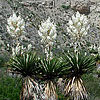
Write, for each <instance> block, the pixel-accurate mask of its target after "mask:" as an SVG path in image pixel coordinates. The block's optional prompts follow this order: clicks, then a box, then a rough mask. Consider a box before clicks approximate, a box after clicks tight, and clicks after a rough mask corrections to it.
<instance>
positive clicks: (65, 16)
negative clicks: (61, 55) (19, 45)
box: [0, 0, 100, 49]
mask: <svg viewBox="0 0 100 100" xmlns="http://www.w3.org/2000/svg"><path fill="white" fill-rule="evenodd" d="M12 11H15V12H16V13H18V14H21V16H22V17H23V18H24V20H25V22H26V30H25V32H26V35H25V36H22V37H21V38H22V40H23V41H27V42H26V44H27V43H29V42H30V43H31V44H32V45H33V46H34V48H39V49H40V48H42V47H40V45H41V43H40V38H39V35H38V26H39V25H40V23H41V21H43V20H46V19H47V18H48V17H51V19H52V20H53V21H54V22H55V23H56V24H57V33H58V37H57V41H56V43H55V44H57V47H58V49H59V48H66V45H68V43H69V38H68V36H67V29H66V27H67V23H68V20H69V19H70V18H71V16H72V15H73V14H75V12H76V11H79V12H80V13H82V14H85V15H86V16H88V18H89V20H90V24H91V29H90V31H89V34H91V38H90V40H89V41H91V43H94V42H95V43H96V45H97V47H98V46H100V39H99V37H100V0H0V35H1V40H2V41H3V42H4V43H3V42H2V43H1V44H6V45H7V44H11V43H12V42H11V41H12V38H11V37H10V36H9V34H8V33H7V30H6V25H7V18H9V16H10V15H11V14H12ZM3 49H5V48H3ZM6 49H7V48H6Z"/></svg>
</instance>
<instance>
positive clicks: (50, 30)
mask: <svg viewBox="0 0 100 100" xmlns="http://www.w3.org/2000/svg"><path fill="white" fill-rule="evenodd" d="M38 34H39V36H40V37H41V38H42V42H44V43H46V44H50V45H53V42H54V40H55V39H56V36H57V33H56V25H55V24H54V23H53V22H51V21H50V18H48V19H47V20H46V21H45V22H42V23H41V25H40V26H39V31H38Z"/></svg>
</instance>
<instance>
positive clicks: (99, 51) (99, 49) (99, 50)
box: [98, 47, 100, 55]
mask: <svg viewBox="0 0 100 100" xmlns="http://www.w3.org/2000/svg"><path fill="white" fill-rule="evenodd" d="M98 54H99V55H100V47H99V48H98Z"/></svg>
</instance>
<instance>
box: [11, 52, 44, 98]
mask: <svg viewBox="0 0 100 100" xmlns="http://www.w3.org/2000/svg"><path fill="white" fill-rule="evenodd" d="M9 67H11V68H12V70H13V71H15V72H18V73H20V74H21V75H22V77H23V80H22V91H21V100H26V98H28V99H30V97H31V99H32V100H36V99H38V98H39V97H41V96H38V94H39V93H40V92H41V90H40V88H39V84H38V83H37V82H36V80H35V79H36V77H37V74H38V70H39V60H38V57H37V55H36V53H32V52H29V53H23V54H21V55H15V56H14V57H13V58H11V59H10V63H9ZM32 91H33V92H32ZM41 95H42V93H41ZM35 98H36V99H35ZM31 99H30V100H31ZM39 100H43V99H42V97H41V99H39Z"/></svg>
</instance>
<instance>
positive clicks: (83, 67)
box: [64, 52, 95, 100]
mask: <svg viewBox="0 0 100 100" xmlns="http://www.w3.org/2000/svg"><path fill="white" fill-rule="evenodd" d="M64 60H65V61H66V62H67V63H69V64H68V65H69V67H70V69H69V71H68V73H67V75H66V76H67V79H68V81H67V84H66V85H65V95H70V96H71V98H72V99H74V100H81V99H86V98H87V97H88V94H87V91H86V88H85V86H84V84H83V81H82V79H81V76H82V75H83V74H86V73H90V72H92V71H93V69H94V67H95V58H94V57H93V56H91V55H85V54H84V53H82V52H81V53H74V54H71V53H68V54H65V57H64Z"/></svg>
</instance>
